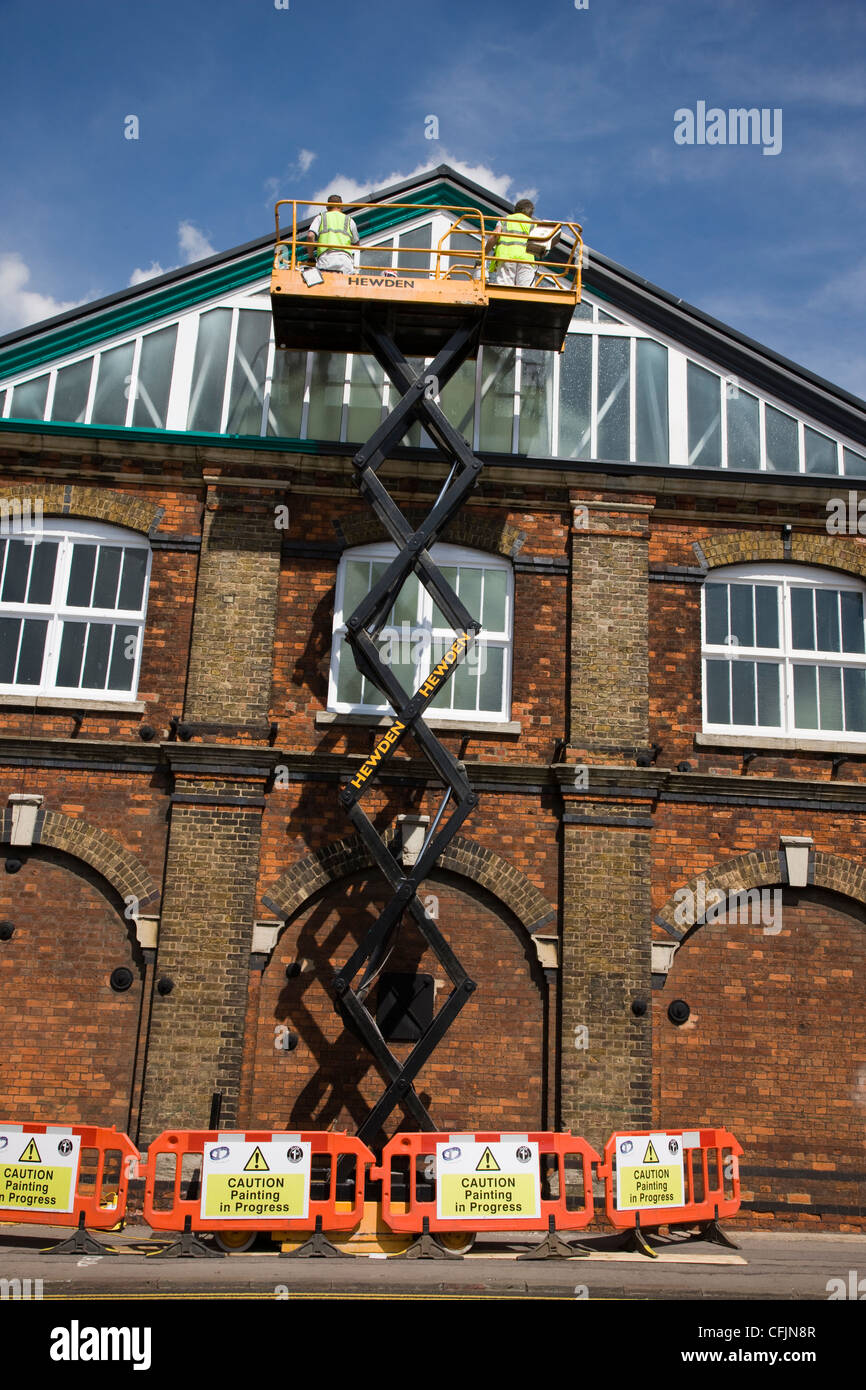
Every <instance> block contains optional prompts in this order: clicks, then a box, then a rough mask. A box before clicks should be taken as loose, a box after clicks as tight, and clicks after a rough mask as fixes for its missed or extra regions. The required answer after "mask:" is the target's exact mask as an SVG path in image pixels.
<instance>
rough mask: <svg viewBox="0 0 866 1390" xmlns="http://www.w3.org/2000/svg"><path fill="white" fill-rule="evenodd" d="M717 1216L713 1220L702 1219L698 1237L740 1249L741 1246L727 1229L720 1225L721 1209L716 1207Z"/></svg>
mask: <svg viewBox="0 0 866 1390" xmlns="http://www.w3.org/2000/svg"><path fill="white" fill-rule="evenodd" d="M715 1212H716V1214H715V1216H714V1217H713V1219H712V1221H702V1222H701V1226H700V1231H699V1233H698V1237H697V1239H699V1240H709V1241H711V1242H712V1244H713V1245H724V1246H727V1248H728V1250H739V1249H740V1247H739V1245H738V1244H737V1242H736V1241H735V1240H731V1237H730V1236H729V1235H728V1233H727V1231H723V1230H722V1228H721V1226H720V1225H719V1209H718V1207H716V1209H715Z"/></svg>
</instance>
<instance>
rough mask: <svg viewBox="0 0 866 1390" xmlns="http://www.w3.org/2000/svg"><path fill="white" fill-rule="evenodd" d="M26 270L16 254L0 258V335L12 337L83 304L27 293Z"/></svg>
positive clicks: (27, 267) (48, 295) (47, 295)
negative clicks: (17, 331) (20, 331)
mask: <svg viewBox="0 0 866 1390" xmlns="http://www.w3.org/2000/svg"><path fill="white" fill-rule="evenodd" d="M29 281H30V267H29V266H28V265H27V264H26V262H25V261H24V259H23V257H22V256H21V255H20V254H19V252H17V251H7V252H5V253H4V254H3V255H0V333H12V332H13V331H14V329H16V328H24V327H25V326H26V325H27V324H28V323H39V322H41V320H42V319H50V318H54V316H55V315H56V314H62V313H64V311H65V310H66V309H74V308H75V307H76V306H77V305H78V304H82V303H83V302H84V301H83V300H80V299H69V300H65V301H61V300H59V299H54V298H53V296H52V295H50V294H40V293H39V292H38V291H37V290H29V289H27V285H28V283H29Z"/></svg>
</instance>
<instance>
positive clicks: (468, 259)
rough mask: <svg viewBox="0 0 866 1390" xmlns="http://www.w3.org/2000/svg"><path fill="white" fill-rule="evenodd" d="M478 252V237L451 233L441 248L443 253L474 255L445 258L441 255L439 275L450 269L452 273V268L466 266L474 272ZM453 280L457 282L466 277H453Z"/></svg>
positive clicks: (479, 242)
mask: <svg viewBox="0 0 866 1390" xmlns="http://www.w3.org/2000/svg"><path fill="white" fill-rule="evenodd" d="M480 250H481V238H480V236H473V235H472V233H471V232H452V233H451V236H450V237H449V238H448V240H447V241H446V242H445V244H444V246H443V252H444V251H468V252H470V253H472V252H474V253H475V254H474V255H473V254H470V255H467V256H458V255H452V256H446V255H444V254H443V256H442V260H441V261H440V273H441V274H442V275H444V274H445V273H446V271H448V270H449V269H451V270H452V272H453V271H454V268H455V267H456V266H458V265H465V266H468V267H469V269H470V270H472V271H474V270H475V269H476V268H477V267H478V264H479V252H480ZM455 278H456V279H459V280H464V279H466V278H467V277H466V276H465V275H455Z"/></svg>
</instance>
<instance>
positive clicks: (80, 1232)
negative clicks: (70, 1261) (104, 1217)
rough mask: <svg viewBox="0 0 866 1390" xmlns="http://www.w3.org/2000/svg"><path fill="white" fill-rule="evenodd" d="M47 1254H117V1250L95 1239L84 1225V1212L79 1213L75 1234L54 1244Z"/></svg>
mask: <svg viewBox="0 0 866 1390" xmlns="http://www.w3.org/2000/svg"><path fill="white" fill-rule="evenodd" d="M45 1253H46V1255H116V1254H117V1251H116V1250H109V1248H108V1246H107V1245H100V1244H99V1241H98V1240H94V1239H93V1236H92V1235H91V1234H90V1232H89V1231H87V1230H85V1227H84V1212H83V1211H80V1212H79V1213H78V1227H77V1229H76V1231H75V1233H74V1235H71V1236H69V1238H68V1239H67V1240H61V1241H60V1243H59V1244H58V1245H53V1246H52V1247H51V1249H50V1250H46V1252H45Z"/></svg>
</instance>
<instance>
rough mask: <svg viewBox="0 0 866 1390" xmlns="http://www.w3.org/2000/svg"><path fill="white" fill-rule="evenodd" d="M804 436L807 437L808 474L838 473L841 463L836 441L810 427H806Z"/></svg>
mask: <svg viewBox="0 0 866 1390" xmlns="http://www.w3.org/2000/svg"><path fill="white" fill-rule="evenodd" d="M804 434H805V437H806V472H807V473H838V472H839V461H838V458H837V456H836V441H835V439H828V438H827V436H826V434H819V433H818V431H817V430H813V429H811V428H810V426H809V425H806V427H805V430H804Z"/></svg>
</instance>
